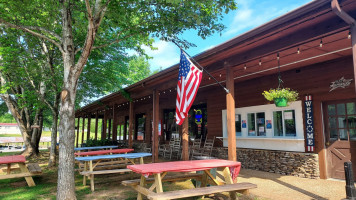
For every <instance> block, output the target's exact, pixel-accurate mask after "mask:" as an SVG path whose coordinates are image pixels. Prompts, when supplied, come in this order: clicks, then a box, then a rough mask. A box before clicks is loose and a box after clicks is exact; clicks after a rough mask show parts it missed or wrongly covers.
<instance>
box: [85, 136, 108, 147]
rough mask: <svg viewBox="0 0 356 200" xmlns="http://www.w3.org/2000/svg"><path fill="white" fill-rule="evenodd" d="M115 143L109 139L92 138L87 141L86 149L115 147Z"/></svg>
mask: <svg viewBox="0 0 356 200" xmlns="http://www.w3.org/2000/svg"><path fill="white" fill-rule="evenodd" d="M113 144H114V143H113V141H112V140H109V139H101V140H97V139H92V138H90V139H89V140H87V141H86V143H85V146H86V147H96V146H108V145H113Z"/></svg>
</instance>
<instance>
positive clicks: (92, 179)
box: [89, 161, 94, 192]
mask: <svg viewBox="0 0 356 200" xmlns="http://www.w3.org/2000/svg"><path fill="white" fill-rule="evenodd" d="M89 170H90V172H93V171H94V170H93V161H90V163H89ZM90 189H91V191H92V192H94V174H90Z"/></svg>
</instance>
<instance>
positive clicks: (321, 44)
mask: <svg viewBox="0 0 356 200" xmlns="http://www.w3.org/2000/svg"><path fill="white" fill-rule="evenodd" d="M319 46H320V47H323V38H321V39H320V45H319Z"/></svg>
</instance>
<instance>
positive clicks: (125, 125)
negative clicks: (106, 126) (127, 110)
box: [123, 117, 127, 141]
mask: <svg viewBox="0 0 356 200" xmlns="http://www.w3.org/2000/svg"><path fill="white" fill-rule="evenodd" d="M123 139H124V140H125V141H126V140H127V120H126V117H125V119H124V138H123Z"/></svg>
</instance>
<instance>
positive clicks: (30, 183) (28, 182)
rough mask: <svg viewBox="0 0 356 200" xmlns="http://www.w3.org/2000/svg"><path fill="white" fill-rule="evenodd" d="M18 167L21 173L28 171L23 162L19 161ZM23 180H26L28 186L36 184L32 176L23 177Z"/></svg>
mask: <svg viewBox="0 0 356 200" xmlns="http://www.w3.org/2000/svg"><path fill="white" fill-rule="evenodd" d="M19 166H20V169H21V172H22V173H30V172H29V171H28V169H27V167H26V165H25V163H19ZM25 180H26V182H27V185H28V186H29V187H33V186H36V184H35V182H34V181H33V179H32V176H28V177H25Z"/></svg>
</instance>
